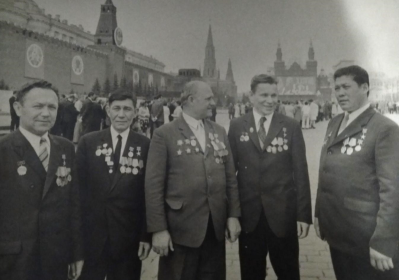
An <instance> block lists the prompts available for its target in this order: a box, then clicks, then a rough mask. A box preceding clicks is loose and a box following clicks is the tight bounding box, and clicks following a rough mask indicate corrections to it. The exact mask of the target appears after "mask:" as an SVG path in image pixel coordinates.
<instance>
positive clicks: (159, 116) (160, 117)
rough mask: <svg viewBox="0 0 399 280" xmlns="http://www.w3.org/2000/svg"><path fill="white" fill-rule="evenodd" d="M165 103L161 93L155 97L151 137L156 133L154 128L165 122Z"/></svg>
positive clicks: (152, 107)
mask: <svg viewBox="0 0 399 280" xmlns="http://www.w3.org/2000/svg"><path fill="white" fill-rule="evenodd" d="M163 104H164V101H163V99H162V96H161V95H160V94H159V95H157V96H156V97H155V98H154V102H153V103H152V105H151V108H150V115H151V117H150V121H151V131H150V132H151V137H152V134H153V133H154V130H155V129H156V128H158V127H160V126H161V125H163V124H164V123H165V120H164V114H163Z"/></svg>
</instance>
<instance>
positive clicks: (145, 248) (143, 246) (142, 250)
mask: <svg viewBox="0 0 399 280" xmlns="http://www.w3.org/2000/svg"><path fill="white" fill-rule="evenodd" d="M150 249H151V245H150V243H147V242H140V245H139V251H138V253H137V254H138V256H139V259H140V261H144V260H145V259H146V258H147V257H148V255H149V253H150Z"/></svg>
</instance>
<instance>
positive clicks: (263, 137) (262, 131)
mask: <svg viewBox="0 0 399 280" xmlns="http://www.w3.org/2000/svg"><path fill="white" fill-rule="evenodd" d="M265 121H266V118H265V117H261V118H260V120H259V130H258V136H259V139H260V141H261V142H262V143H261V144H262V148H263V150H264V149H265V141H266V130H265V126H264V125H263V124H264V123H265Z"/></svg>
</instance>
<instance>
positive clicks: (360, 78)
mask: <svg viewBox="0 0 399 280" xmlns="http://www.w3.org/2000/svg"><path fill="white" fill-rule="evenodd" d="M342 76H350V77H352V79H353V80H354V81H355V82H356V83H357V85H358V86H359V87H360V86H361V85H363V84H367V86H368V87H370V82H369V74H368V73H367V71H366V70H364V69H363V68H362V67H360V66H357V65H351V66H348V67H344V68H340V69H338V70H337V71H335V73H334V81H335V80H336V79H338V78H339V77H342ZM368 95H369V91H368V92H367V96H368Z"/></svg>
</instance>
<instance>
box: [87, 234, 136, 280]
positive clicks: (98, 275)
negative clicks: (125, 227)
mask: <svg viewBox="0 0 399 280" xmlns="http://www.w3.org/2000/svg"><path fill="white" fill-rule="evenodd" d="M110 246H111V245H110V243H109V240H107V242H106V245H105V246H104V250H103V252H102V254H101V256H100V258H99V260H98V261H97V262H95V263H86V262H85V264H84V266H83V270H82V275H81V276H80V278H79V280H104V279H105V277H107V280H140V275H141V261H140V259H139V258H138V256H137V251H135V252H132V254H131V255H130V256H129V257H126V258H121V259H118V260H116V259H114V258H113V257H112V254H111V250H110V249H111V248H110Z"/></svg>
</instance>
